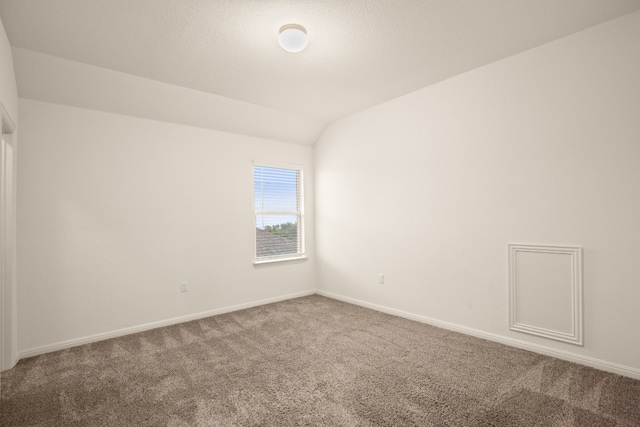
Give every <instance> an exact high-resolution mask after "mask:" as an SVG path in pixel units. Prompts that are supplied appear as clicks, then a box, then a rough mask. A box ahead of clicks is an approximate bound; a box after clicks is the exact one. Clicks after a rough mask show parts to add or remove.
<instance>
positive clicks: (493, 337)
mask: <svg viewBox="0 0 640 427" xmlns="http://www.w3.org/2000/svg"><path fill="white" fill-rule="evenodd" d="M316 293H317V294H318V295H322V296H325V297H328V298H333V299H337V300H340V301H344V302H348V303H350V304H355V305H359V306H361V307H366V308H370V309H372V310H376V311H381V312H383V313H387V314H391V315H394V316H399V317H404V318H405V319H409V320H415V321H417V322H421V323H427V324H429V325H432V326H436V327H439V328H443V329H448V330H450V331H455V332H460V333H463V334H465V335H471V336H474V337H477V338H482V339H485V340H488V341H494V342H498V343H500V344H505V345H508V346H511V347H517V348H521V349H523V350H529V351H532V352H534V353H539V354H544V355H545V356H551V357H555V358H558V359H562V360H567V361H569V362H575V363H579V364H581V365H586V366H590V367H592V368H596V369H600V370H602V371H607V372H613V373H614V374H618V375H624V376H626V377H630V378H634V379H640V369H636V368H632V367H630V366H624V365H620V364H617V363H613V362H607V361H605V360H601V359H596V358H593V357H588V356H582V355H580V354H576V353H572V352H568V351H564V350H558V349H555V348H550V347H546V346H543V345H538V344H532V343H529V342H526V341H521V340H518V339H513V338H509V337H505V336H502V335H498V334H493V333H490V332H483V331H479V330H477V329H473V328H468V327H466V326H460V325H456V324H454V323H449V322H444V321H442V320H436V319H432V318H429V317H426V316H422V315H419V314H413V313H409V312H407V311H402V310H396V309H394V308H390V307H385V306H383V305H378V304H372V303H369V302H365V301H361V300H357V299H354V298H349V297H345V296H342V295H338V294H334V293H331V292H326V291H322V290H317V291H316Z"/></svg>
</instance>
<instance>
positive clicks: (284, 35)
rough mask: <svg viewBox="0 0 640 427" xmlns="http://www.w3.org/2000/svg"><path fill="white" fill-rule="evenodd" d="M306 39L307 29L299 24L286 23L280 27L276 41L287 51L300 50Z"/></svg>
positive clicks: (303, 46) (305, 44) (305, 43)
mask: <svg viewBox="0 0 640 427" xmlns="http://www.w3.org/2000/svg"><path fill="white" fill-rule="evenodd" d="M308 41H309V40H308V38H307V30H305V28H304V27H303V26H301V25H297V24H288V25H285V26H283V27H282V28H280V35H279V36H278V43H279V44H280V46H281V47H282V48H283V49H284V50H286V51H287V52H293V53H295V52H300V51H301V50H302V49H304V48H305V47H306V46H307V42H308Z"/></svg>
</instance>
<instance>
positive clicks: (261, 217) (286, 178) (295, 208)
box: [253, 164, 304, 264]
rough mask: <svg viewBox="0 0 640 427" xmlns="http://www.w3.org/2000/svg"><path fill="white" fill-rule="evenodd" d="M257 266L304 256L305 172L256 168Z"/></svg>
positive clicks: (254, 174)
mask: <svg viewBox="0 0 640 427" xmlns="http://www.w3.org/2000/svg"><path fill="white" fill-rule="evenodd" d="M253 189H254V206H255V217H256V223H255V226H256V264H259V263H261V262H269V261H281V260H288V259H295V258H303V257H304V203H303V194H302V170H300V169H295V168H279V167H270V166H263V165H257V164H256V165H254V167H253Z"/></svg>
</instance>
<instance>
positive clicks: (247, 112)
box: [13, 47, 326, 146]
mask: <svg viewBox="0 0 640 427" xmlns="http://www.w3.org/2000/svg"><path fill="white" fill-rule="evenodd" d="M13 63H14V66H15V71H16V74H17V75H18V76H19V79H18V91H19V93H20V97H21V98H28V99H38V100H40V101H47V102H53V103H56V104H64V105H71V106H75V107H82V108H89V109H92V110H99V111H106V112H109V113H116V114H126V115H129V116H134V117H141V118H145V119H152V120H160V121H163V122H169V123H177V124H183V125H188V126H196V127H202V128H209V129H214V130H221V131H225V132H231V133H239V134H243V135H249V136H256V137H261V138H267V139H274V140H277V141H285V142H293V143H296V144H305V145H309V146H311V145H313V144H314V143H315V142H316V140H317V139H318V137H319V136H320V134H321V133H322V131H323V130H324V129H325V127H326V123H324V122H321V121H319V120H315V119H310V118H308V117H303V116H301V115H299V114H291V113H285V112H282V111H277V110H273V109H271V108H267V107H262V106H260V105H255V104H250V103H248V102H243V101H238V100H236V99H231V98H225V97H224V96H219V95H215V94H212V93H206V92H201V91H198V90H194V89H189V88H185V87H181V86H176V85H171V84H168V83H163V82H159V81H155V80H150V79H145V78H143V77H138V76H134V75H131V74H126V73H121V72H117V71H113V70H108V69H105V68H100V67H96V66H93V65H87V64H82V63H80V62H75V61H70V60H68V59H63V58H58V57H55V56H51V55H45V54H42V53H38V52H33V51H29V50H24V49H20V48H16V47H14V48H13Z"/></svg>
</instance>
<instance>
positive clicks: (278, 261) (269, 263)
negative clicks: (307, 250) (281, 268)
mask: <svg viewBox="0 0 640 427" xmlns="http://www.w3.org/2000/svg"><path fill="white" fill-rule="evenodd" d="M308 259H309V258H308V257H307V256H306V255H305V254H301V255H300V256H297V257H291V258H273V259H263V258H261V259H260V261H254V263H253V266H254V267H255V268H264V267H275V266H276V265H282V264H297V263H299V262H305V261H306V260H308Z"/></svg>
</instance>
